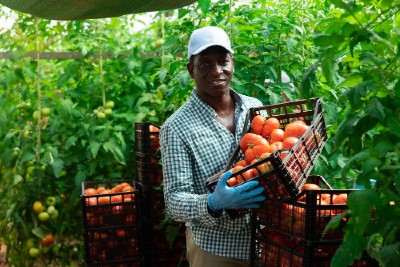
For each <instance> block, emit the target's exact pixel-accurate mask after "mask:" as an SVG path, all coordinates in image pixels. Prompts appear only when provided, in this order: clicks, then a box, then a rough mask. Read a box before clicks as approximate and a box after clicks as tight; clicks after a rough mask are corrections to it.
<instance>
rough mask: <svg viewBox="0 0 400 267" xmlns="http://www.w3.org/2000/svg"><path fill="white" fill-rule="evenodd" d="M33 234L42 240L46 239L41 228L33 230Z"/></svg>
mask: <svg viewBox="0 0 400 267" xmlns="http://www.w3.org/2000/svg"><path fill="white" fill-rule="evenodd" d="M32 234H34V235H35V236H37V237H39V238H40V239H43V238H44V231H43V229H42V228H41V227H40V226H38V227H35V228H32Z"/></svg>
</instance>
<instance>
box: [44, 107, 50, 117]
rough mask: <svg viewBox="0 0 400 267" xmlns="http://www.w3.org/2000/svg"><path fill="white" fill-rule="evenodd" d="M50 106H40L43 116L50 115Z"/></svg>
mask: <svg viewBox="0 0 400 267" xmlns="http://www.w3.org/2000/svg"><path fill="white" fill-rule="evenodd" d="M50 112H51V110H50V108H42V115H43V116H49V115H50Z"/></svg>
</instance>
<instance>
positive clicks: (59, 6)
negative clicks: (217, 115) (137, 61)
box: [0, 0, 197, 20]
mask: <svg viewBox="0 0 400 267" xmlns="http://www.w3.org/2000/svg"><path fill="white" fill-rule="evenodd" d="M194 2H197V1H196V0H0V4H2V5H4V6H7V7H9V8H11V9H13V10H17V11H20V12H23V13H27V14H31V15H33V16H36V17H40V18H45V19H52V20H84V19H96V18H108V17H118V16H122V15H126V14H134V13H144V12H152V11H159V10H168V9H175V8H179V7H183V6H187V5H190V4H192V3H194Z"/></svg>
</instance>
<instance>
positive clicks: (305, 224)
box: [255, 175, 357, 241]
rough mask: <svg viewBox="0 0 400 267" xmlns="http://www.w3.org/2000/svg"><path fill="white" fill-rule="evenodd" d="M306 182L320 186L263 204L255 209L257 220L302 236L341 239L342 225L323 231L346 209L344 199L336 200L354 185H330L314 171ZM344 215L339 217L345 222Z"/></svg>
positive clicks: (345, 195) (347, 192)
mask: <svg viewBox="0 0 400 267" xmlns="http://www.w3.org/2000/svg"><path fill="white" fill-rule="evenodd" d="M307 181H308V182H309V183H313V184H316V185H318V186H320V188H321V189H319V190H304V191H303V192H302V193H300V194H299V195H298V196H297V197H296V198H294V199H291V200H283V201H281V202H277V203H270V204H269V205H263V206H262V207H261V208H260V209H257V210H256V211H255V214H256V215H257V216H256V217H255V220H257V222H258V224H260V225H266V226H268V227H270V228H272V229H275V230H277V231H280V232H283V233H286V234H289V235H291V236H293V237H298V238H302V239H305V240H311V241H313V240H321V239H322V238H323V239H342V238H343V232H342V229H341V227H339V228H337V229H333V230H330V231H328V232H326V233H324V230H325V228H326V226H327V225H328V223H329V222H330V221H331V220H332V219H333V218H334V217H335V216H336V215H338V214H340V213H342V212H344V211H345V210H346V209H347V202H346V201H335V197H336V196H338V195H341V196H340V197H344V199H346V200H347V196H348V195H349V194H351V193H352V192H353V191H356V190H357V189H331V187H330V185H329V184H328V183H327V182H326V180H325V179H324V178H323V177H321V176H317V175H313V176H310V177H309V178H308V179H307ZM347 219H348V218H347V217H344V218H343V219H342V224H341V225H340V226H344V225H345V223H346V221H347Z"/></svg>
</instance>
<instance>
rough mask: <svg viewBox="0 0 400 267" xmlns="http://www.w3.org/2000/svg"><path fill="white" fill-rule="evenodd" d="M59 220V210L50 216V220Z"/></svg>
mask: <svg viewBox="0 0 400 267" xmlns="http://www.w3.org/2000/svg"><path fill="white" fill-rule="evenodd" d="M57 218H58V210H55V211H54V212H53V213H51V214H50V219H52V220H55V219H57Z"/></svg>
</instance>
